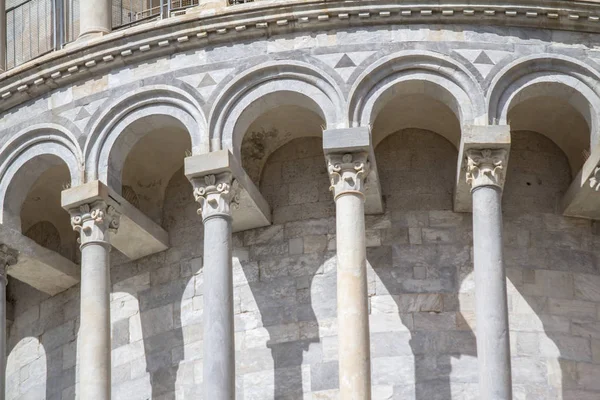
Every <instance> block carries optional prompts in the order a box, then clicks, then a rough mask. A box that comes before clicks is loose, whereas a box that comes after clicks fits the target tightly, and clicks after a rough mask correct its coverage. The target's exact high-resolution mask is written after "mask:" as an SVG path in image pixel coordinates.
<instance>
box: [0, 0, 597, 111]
mask: <svg viewBox="0 0 600 400" xmlns="http://www.w3.org/2000/svg"><path fill="white" fill-rule="evenodd" d="M292 3H293V2H292ZM299 5H302V3H301V2H300V3H299ZM293 6H294V4H291V5H290V8H293ZM473 6H474V7H473V8H469V9H464V8H461V7H456V6H453V5H452V4H440V5H439V6H437V7H432V6H430V5H429V6H428V5H422V4H418V3H417V4H398V3H394V2H390V3H389V4H388V5H387V6H386V7H385V9H384V10H379V9H377V8H376V9H374V8H373V6H372V5H369V4H368V3H366V4H359V5H353V6H352V8H351V9H350V10H348V11H346V10H340V12H339V13H337V14H332V15H329V14H325V13H323V9H322V8H321V7H318V6H315V7H310V8H308V9H303V10H302V11H298V10H294V9H291V10H290V11H289V12H287V13H284V14H281V10H279V9H277V8H274V9H273V11H270V10H269V11H266V10H265V11H264V12H263V13H261V15H260V17H258V18H254V17H252V18H249V17H248V15H247V14H246V11H248V10H247V9H240V12H239V14H236V13H235V11H234V10H233V9H232V10H231V12H232V14H235V15H236V17H235V18H228V19H227V20H220V19H219V18H218V17H215V20H214V21H213V20H212V19H211V18H206V17H205V16H202V15H200V14H199V15H198V18H202V19H203V23H202V24H196V25H197V26H194V27H191V28H186V29H182V30H175V31H173V32H169V33H167V34H165V35H162V34H161V35H156V37H149V38H144V39H142V40H137V39H136V38H134V35H135V34H140V33H144V30H143V29H142V30H141V31H140V27H139V26H136V29H134V30H132V31H131V32H132V33H131V35H132V40H131V45H130V46H123V47H120V46H114V47H111V46H108V47H107V48H106V49H105V50H102V51H99V52H98V53H96V54H94V55H93V57H94V59H90V55H89V53H88V52H86V51H83V50H82V51H83V52H82V53H81V55H80V56H73V54H71V53H68V54H65V55H64V56H63V55H56V56H55V55H54V54H52V53H51V54H50V55H47V56H43V57H42V58H40V59H38V60H36V61H33V60H32V62H30V63H29V64H26V65H25V66H23V67H21V69H22V72H21V73H20V75H21V76H20V79H17V80H15V81H14V82H11V83H10V84H8V85H6V86H5V87H2V88H0V93H4V94H3V95H2V96H0V110H4V109H6V108H7V107H12V106H14V105H15V104H13V103H11V104H10V105H8V104H7V103H8V99H9V98H10V97H11V95H12V94H15V93H21V92H20V91H18V87H19V86H22V85H23V83H25V84H26V85H28V86H29V89H30V88H31V86H32V85H37V86H39V85H41V84H42V83H45V81H44V80H43V79H48V77H49V78H50V79H49V80H51V81H52V83H53V84H60V85H63V84H65V83H67V82H62V81H64V80H65V79H64V78H65V77H66V76H70V75H68V74H67V72H68V71H69V69H71V68H75V67H76V68H78V69H82V68H84V67H87V68H90V67H93V66H95V65H96V63H98V62H100V61H104V62H105V63H109V62H111V61H113V60H115V58H116V57H121V58H127V57H130V56H132V55H133V54H134V53H136V52H139V53H144V56H141V55H138V57H140V60H141V59H151V58H153V57H154V56H155V55H153V53H155V52H160V53H159V54H161V55H162V53H163V50H162V49H164V48H165V47H169V46H173V47H174V48H178V49H181V46H182V45H185V46H186V48H187V47H193V46H203V45H205V44H206V42H205V41H197V42H195V44H194V41H193V40H192V39H193V38H194V36H195V37H196V38H197V39H205V38H207V37H208V36H209V35H219V36H225V35H227V34H229V32H238V33H241V32H245V31H246V29H243V28H241V27H246V28H248V29H250V28H252V27H255V28H256V29H264V28H267V27H269V23H271V22H274V25H275V26H276V27H279V28H280V29H281V32H282V33H286V32H287V28H286V27H287V26H288V25H292V24H294V23H298V25H301V24H306V23H309V22H314V23H316V24H320V25H325V24H332V23H333V24H335V23H337V22H336V21H340V20H351V19H355V18H357V19H359V20H363V21H364V20H365V19H372V18H371V17H372V16H374V15H377V14H378V15H379V17H387V18H389V17H391V18H397V21H402V20H404V19H406V18H411V20H413V19H416V18H422V19H423V20H427V21H429V20H431V18H437V17H444V21H446V20H447V19H448V18H447V17H453V18H459V17H463V18H464V17H473V16H475V17H476V16H479V15H481V16H486V17H488V18H487V20H489V21H493V20H495V19H497V20H498V23H499V24H501V25H504V24H506V21H505V18H506V17H510V18H511V19H512V18H517V19H518V20H519V21H517V22H514V24H515V25H517V26H520V25H524V26H527V25H530V24H532V22H529V21H528V20H532V19H534V20H535V19H540V18H543V17H545V18H547V19H548V20H554V21H553V22H552V25H551V26H550V27H554V26H555V25H556V24H557V23H559V24H560V23H561V22H562V21H566V22H572V21H574V20H576V21H578V22H580V23H585V25H582V26H581V27H580V28H578V29H581V30H585V31H596V29H597V28H596V24H597V22H598V21H600V17H599V16H598V6H597V5H594V4H589V5H582V4H578V5H576V6H575V5H573V6H571V5H570V6H569V7H567V6H566V5H565V7H564V8H562V9H561V10H560V11H559V10H557V9H551V10H548V9H547V7H545V6H540V5H538V4H535V3H531V4H530V7H528V9H529V10H528V11H521V10H516V9H514V8H515V6H514V5H511V4H510V3H509V4H502V5H498V7H497V9H494V10H490V9H486V8H482V7H477V5H476V4H474V5H473ZM481 6H483V5H481ZM518 6H519V7H523V6H524V5H523V4H521V3H519V5H518ZM511 7H512V8H511ZM273 13H274V14H273ZM190 15H193V13H191V14H186V16H185V18H186V19H189V17H190ZM336 17H337V18H336ZM250 21H251V23H250ZM164 22H165V24H164V27H165V28H168V29H172V26H177V25H179V24H181V21H180V20H179V19H178V18H177V17H173V18H170V19H168V20H166V21H164ZM533 24H535V27H538V23H537V22H533ZM148 25H149V26H148V29H155V28H154V27H152V28H150V26H151V24H148ZM207 27H209V28H207ZM564 29H567V30H571V29H573V27H572V26H571V25H565V26H564ZM573 30H576V29H573ZM123 32H129V31H127V30H125V31H123ZM273 33H277V32H275V31H274V32H273ZM127 34H128V33H127ZM107 40H110V39H107ZM227 40H231V39H227ZM94 43H95V44H96V45H97V44H98V43H96V42H94ZM57 53H58V52H57ZM102 53H104V54H102ZM63 57H64V62H63V63H62V64H59V65H56V66H52V67H51V68H49V69H47V70H44V71H43V72H40V71H39V68H38V67H39V65H40V64H42V65H43V64H44V63H48V64H49V63H51V62H52V61H54V60H57V59H62V58H63ZM88 63H92V64H89V65H88ZM40 75H43V76H40ZM36 82H38V83H36ZM29 89H27V90H24V93H22V94H24V95H26V94H27V92H29ZM44 89H45V90H44V91H48V90H53V89H55V86H53V85H49V86H48V87H47V88H44ZM39 94H40V93H39V88H38V91H37V92H36V95H39ZM28 99H29V97H27V96H22V97H20V98H19V100H14V98H13V99H11V100H10V101H13V102H14V101H17V102H21V101H26V100H28Z"/></svg>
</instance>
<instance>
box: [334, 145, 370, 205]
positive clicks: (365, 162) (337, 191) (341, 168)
mask: <svg viewBox="0 0 600 400" xmlns="http://www.w3.org/2000/svg"><path fill="white" fill-rule="evenodd" d="M326 159H327V171H328V172H329V179H330V182H331V186H330V187H329V190H331V191H332V192H333V197H334V199H337V198H338V197H339V196H341V195H343V194H347V193H359V194H360V195H361V196H363V197H364V195H365V180H366V178H367V175H368V173H369V153H367V152H366V151H364V152H363V151H361V152H354V153H345V154H327V155H326Z"/></svg>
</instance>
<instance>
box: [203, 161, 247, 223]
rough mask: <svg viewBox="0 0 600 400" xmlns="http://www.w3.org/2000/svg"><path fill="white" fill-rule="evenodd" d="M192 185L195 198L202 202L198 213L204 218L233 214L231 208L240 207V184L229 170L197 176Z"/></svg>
mask: <svg viewBox="0 0 600 400" xmlns="http://www.w3.org/2000/svg"><path fill="white" fill-rule="evenodd" d="M192 186H193V187H194V198H195V199H196V201H197V202H198V204H200V208H199V209H198V215H201V216H202V219H207V218H210V217H211V216H215V215H228V216H231V210H232V209H236V208H237V207H239V202H240V199H239V185H238V182H237V180H235V179H234V178H233V175H232V174H231V173H229V172H224V173H221V174H217V175H214V174H213V175H206V176H204V177H201V178H195V179H193V180H192Z"/></svg>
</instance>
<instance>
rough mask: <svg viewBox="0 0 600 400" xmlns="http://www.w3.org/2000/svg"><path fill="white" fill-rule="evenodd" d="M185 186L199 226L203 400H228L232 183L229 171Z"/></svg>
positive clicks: (231, 391)
mask: <svg viewBox="0 0 600 400" xmlns="http://www.w3.org/2000/svg"><path fill="white" fill-rule="evenodd" d="M191 182H192V186H193V187H194V197H195V199H196V201H197V202H198V203H200V209H199V210H198V213H199V214H201V215H202V221H203V222H204V295H203V297H204V365H203V378H204V382H203V384H204V398H205V399H211V400H234V399H235V337H234V326H233V270H232V268H233V266H232V260H231V257H232V249H233V245H232V243H231V229H232V228H231V221H232V219H231V218H232V217H231V204H232V202H233V203H235V201H236V192H237V182H236V181H235V180H234V179H233V176H232V174H231V173H229V172H223V173H220V174H218V175H206V176H203V177H199V178H193V179H191Z"/></svg>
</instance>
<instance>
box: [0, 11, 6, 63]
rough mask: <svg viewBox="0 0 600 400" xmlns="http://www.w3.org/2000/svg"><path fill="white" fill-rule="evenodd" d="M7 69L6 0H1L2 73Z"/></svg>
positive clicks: (0, 41) (0, 60) (0, 50)
mask: <svg viewBox="0 0 600 400" xmlns="http://www.w3.org/2000/svg"><path fill="white" fill-rule="evenodd" d="M2 71H6V0H0V73H1V72H2Z"/></svg>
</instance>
